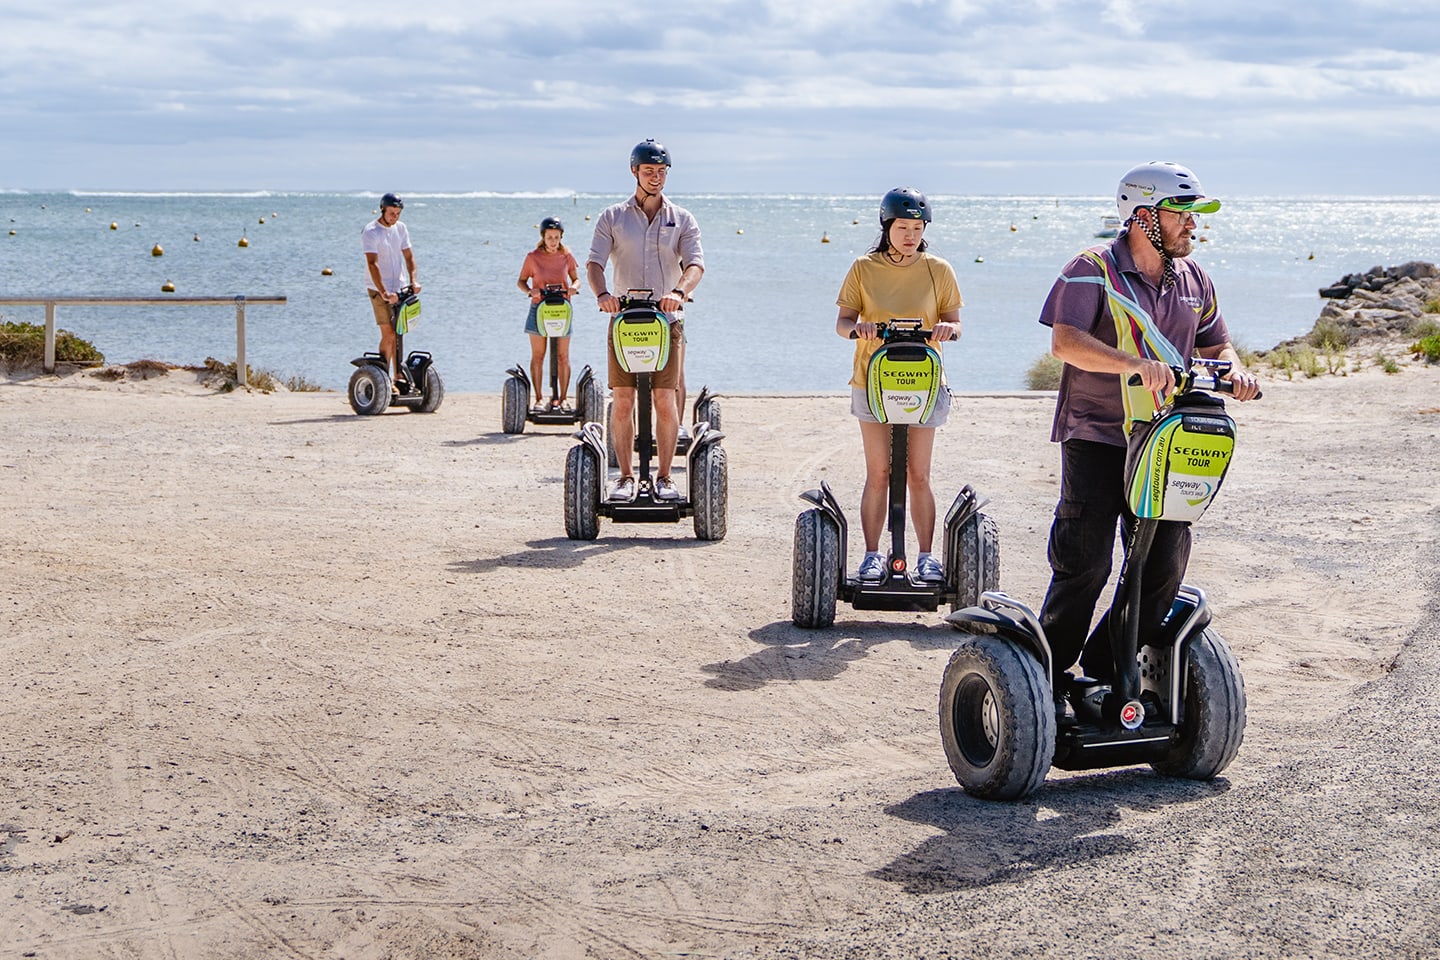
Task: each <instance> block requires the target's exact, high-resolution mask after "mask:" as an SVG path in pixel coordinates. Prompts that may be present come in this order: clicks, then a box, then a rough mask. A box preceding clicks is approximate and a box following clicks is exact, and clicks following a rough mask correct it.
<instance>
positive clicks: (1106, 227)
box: [1095, 217, 1120, 240]
mask: <svg viewBox="0 0 1440 960" xmlns="http://www.w3.org/2000/svg"><path fill="white" fill-rule="evenodd" d="M1119 235H1120V218H1119V217H1101V218H1100V229H1099V230H1097V231H1095V236H1097V237H1099V238H1100V239H1101V240H1110V239H1113V238H1114V237H1117V236H1119Z"/></svg>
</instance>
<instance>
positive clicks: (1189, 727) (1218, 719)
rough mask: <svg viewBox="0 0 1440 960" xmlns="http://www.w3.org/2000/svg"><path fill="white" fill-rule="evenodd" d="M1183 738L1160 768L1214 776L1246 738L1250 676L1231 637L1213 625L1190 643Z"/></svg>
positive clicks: (1193, 775)
mask: <svg viewBox="0 0 1440 960" xmlns="http://www.w3.org/2000/svg"><path fill="white" fill-rule="evenodd" d="M1187 661H1188V665H1187V667H1186V671H1187V673H1188V676H1187V677H1186V684H1185V704H1184V707H1183V712H1182V714H1181V718H1180V731H1181V733H1180V739H1179V741H1178V742H1177V743H1176V744H1175V746H1174V747H1172V748H1171V750H1170V753H1169V755H1167V756H1166V757H1165V759H1163V760H1157V761H1155V762H1154V763H1152V764H1151V766H1152V767H1154V768H1155V771H1156V772H1157V773H1160V774H1163V775H1165V776H1167V777H1184V778H1185V779H1187V780H1212V779H1214V778H1215V777H1217V776H1219V775H1220V773H1221V771H1223V770H1224V769H1225V768H1226V767H1228V766H1229V765H1230V762H1231V761H1232V760H1234V759H1235V755H1236V754H1237V753H1239V752H1240V744H1241V743H1242V742H1243V741H1244V739H1245V679H1244V677H1242V676H1241V675H1240V663H1239V661H1238V660H1236V659H1235V653H1234V651H1232V650H1231V649H1230V645H1229V644H1228V643H1226V642H1225V639H1224V638H1223V637H1221V636H1220V634H1219V633H1216V632H1215V631H1214V630H1211V629H1209V628H1208V627H1207V628H1206V629H1205V630H1202V631H1201V633H1200V636H1198V637H1196V638H1195V639H1194V640H1192V641H1191V642H1190V653H1189V656H1188V657H1187Z"/></svg>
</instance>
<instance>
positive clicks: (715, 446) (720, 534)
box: [690, 441, 730, 540]
mask: <svg viewBox="0 0 1440 960" xmlns="http://www.w3.org/2000/svg"><path fill="white" fill-rule="evenodd" d="M692 462H693V463H694V465H695V466H694V470H695V473H694V475H693V476H692V477H690V502H691V504H692V506H693V507H694V510H695V537H696V539H699V540H724V539H725V511H726V506H727V502H728V500H729V497H730V468H729V465H728V463H727V462H726V457H725V448H724V447H722V446H721V445H720V443H719V441H716V442H715V443H707V444H706V445H705V448H704V449H703V450H701V451H700V452H699V453H698V454H696V455H695V459H694V460H693V461H692Z"/></svg>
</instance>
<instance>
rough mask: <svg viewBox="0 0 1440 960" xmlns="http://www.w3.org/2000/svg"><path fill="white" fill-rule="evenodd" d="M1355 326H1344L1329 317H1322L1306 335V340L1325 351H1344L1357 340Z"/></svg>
mask: <svg viewBox="0 0 1440 960" xmlns="http://www.w3.org/2000/svg"><path fill="white" fill-rule="evenodd" d="M1355 337H1356V333H1355V330H1354V328H1352V327H1347V326H1344V325H1342V324H1340V323H1338V322H1336V321H1335V320H1332V319H1330V318H1329V317H1321V318H1320V319H1319V320H1316V321H1315V326H1314V327H1312V328H1311V329H1310V332H1309V333H1308V334H1307V335H1306V336H1305V342H1306V343H1308V344H1310V346H1312V347H1315V348H1316V349H1318V350H1323V351H1324V352H1325V353H1327V354H1328V353H1342V354H1343V353H1344V352H1345V348H1346V347H1348V346H1350V345H1351V344H1352V343H1354V342H1355Z"/></svg>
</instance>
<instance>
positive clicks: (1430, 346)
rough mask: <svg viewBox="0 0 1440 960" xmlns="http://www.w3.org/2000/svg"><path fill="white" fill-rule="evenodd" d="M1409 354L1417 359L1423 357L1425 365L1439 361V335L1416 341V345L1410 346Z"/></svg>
mask: <svg viewBox="0 0 1440 960" xmlns="http://www.w3.org/2000/svg"><path fill="white" fill-rule="evenodd" d="M1410 352H1411V353H1413V354H1414V355H1415V356H1417V357H1424V358H1425V362H1426V363H1435V362H1436V361H1440V334H1433V335H1431V336H1428V337H1426V338H1424V339H1423V340H1419V341H1416V343H1415V344H1414V345H1413V346H1411V348H1410Z"/></svg>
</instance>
